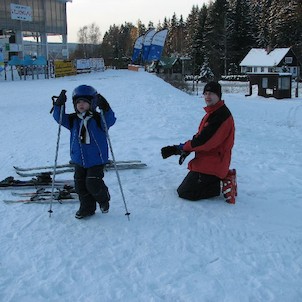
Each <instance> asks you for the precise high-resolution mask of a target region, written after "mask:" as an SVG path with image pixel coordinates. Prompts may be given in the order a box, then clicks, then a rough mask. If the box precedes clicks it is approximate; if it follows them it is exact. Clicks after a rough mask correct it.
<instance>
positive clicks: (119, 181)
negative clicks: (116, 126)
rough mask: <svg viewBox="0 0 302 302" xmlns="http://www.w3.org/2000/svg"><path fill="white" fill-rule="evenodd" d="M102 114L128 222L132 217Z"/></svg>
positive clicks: (102, 114)
mask: <svg viewBox="0 0 302 302" xmlns="http://www.w3.org/2000/svg"><path fill="white" fill-rule="evenodd" d="M100 114H101V118H102V121H103V124H104V128H105V133H106V137H107V141H108V144H109V148H110V152H111V156H112V162H113V166H114V170H115V173H116V177H117V181H118V184H119V187H120V191H121V194H122V198H123V202H124V207H125V210H126V213H125V215H126V216H127V217H128V220H130V217H129V216H130V213H129V212H128V209H127V203H126V199H125V195H124V191H123V187H122V183H121V179H120V175H119V173H118V169H117V166H116V160H115V156H114V153H113V148H112V144H111V140H110V136H109V132H108V127H107V123H106V120H105V116H104V112H103V110H102V109H100Z"/></svg>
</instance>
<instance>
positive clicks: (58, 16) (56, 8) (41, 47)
mask: <svg viewBox="0 0 302 302" xmlns="http://www.w3.org/2000/svg"><path fill="white" fill-rule="evenodd" d="M67 2H72V0H1V4H0V52H1V53H2V57H3V59H4V60H5V61H9V60H11V59H12V58H13V57H14V58H19V59H22V60H23V59H24V58H25V56H31V57H35V58H38V57H40V58H41V57H43V58H44V59H45V60H48V59H49V56H48V42H47V38H48V37H49V36H61V39H62V55H63V58H65V59H67V58H68V48H67V16H66V3H67ZM24 38H25V39H24ZM27 38H28V39H31V40H33V42H32V43H26V39H27Z"/></svg>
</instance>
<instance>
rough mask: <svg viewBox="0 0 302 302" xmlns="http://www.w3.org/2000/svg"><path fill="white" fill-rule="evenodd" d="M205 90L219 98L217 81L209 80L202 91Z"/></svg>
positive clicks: (219, 88) (219, 92) (219, 87)
mask: <svg viewBox="0 0 302 302" xmlns="http://www.w3.org/2000/svg"><path fill="white" fill-rule="evenodd" d="M206 91H209V92H213V93H215V94H217V95H218V96H219V98H220V99H221V95H222V93H221V85H220V84H219V83H218V82H209V83H207V84H206V85H205V86H204V89H203V93H205V92H206Z"/></svg>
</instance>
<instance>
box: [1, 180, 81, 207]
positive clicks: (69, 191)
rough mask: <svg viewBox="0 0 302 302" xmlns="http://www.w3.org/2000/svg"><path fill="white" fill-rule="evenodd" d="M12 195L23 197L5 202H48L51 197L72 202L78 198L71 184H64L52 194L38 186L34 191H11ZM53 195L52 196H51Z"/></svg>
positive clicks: (62, 201)
mask: <svg viewBox="0 0 302 302" xmlns="http://www.w3.org/2000/svg"><path fill="white" fill-rule="evenodd" d="M12 195H14V196H18V197H25V199H17V200H14V199H6V200H4V202H5V203H42V204H43V203H48V202H49V201H50V200H51V199H53V200H57V201H58V202H59V203H67V202H74V201H77V200H78V195H77V194H76V193H75V190H74V188H73V187H72V186H67V185H65V186H64V187H63V188H62V189H57V190H56V191H55V192H54V194H53V196H52V192H51V191H48V190H47V189H45V188H39V189H37V190H36V191H35V192H12ZM52 197H53V198H52Z"/></svg>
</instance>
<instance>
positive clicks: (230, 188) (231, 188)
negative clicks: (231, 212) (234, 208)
mask: <svg viewBox="0 0 302 302" xmlns="http://www.w3.org/2000/svg"><path fill="white" fill-rule="evenodd" d="M222 194H223V196H224V197H225V199H226V202H227V203H232V204H234V203H235V202H236V200H235V197H236V196H237V179H236V169H231V170H229V172H228V175H227V176H226V178H225V179H223V180H222Z"/></svg>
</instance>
